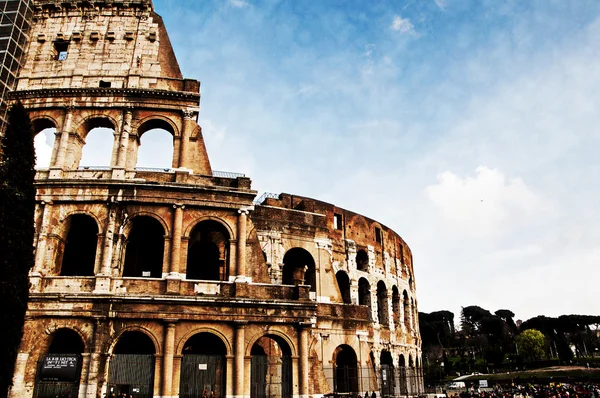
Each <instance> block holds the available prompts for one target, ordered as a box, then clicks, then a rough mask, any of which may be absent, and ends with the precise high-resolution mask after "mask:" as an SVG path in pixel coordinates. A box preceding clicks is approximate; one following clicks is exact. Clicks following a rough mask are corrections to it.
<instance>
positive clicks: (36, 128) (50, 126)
mask: <svg viewBox="0 0 600 398" xmlns="http://www.w3.org/2000/svg"><path fill="white" fill-rule="evenodd" d="M32 124H33V132H34V134H35V138H34V142H33V144H34V147H35V168H36V169H47V168H49V167H50V163H51V159H52V150H53V148H54V141H55V136H56V126H55V125H54V123H53V122H52V121H50V120H48V119H37V120H35V121H34V122H33V123H32Z"/></svg>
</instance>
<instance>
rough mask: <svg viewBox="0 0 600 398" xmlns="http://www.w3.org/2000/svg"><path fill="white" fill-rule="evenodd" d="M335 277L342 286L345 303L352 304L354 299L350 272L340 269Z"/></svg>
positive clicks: (341, 291)
mask: <svg viewBox="0 0 600 398" xmlns="http://www.w3.org/2000/svg"><path fill="white" fill-rule="evenodd" d="M335 279H336V280H337V284H338V287H339V288H340V293H341V295H342V300H343V302H344V304H352V299H351V298H350V279H349V278H348V274H347V273H345V272H344V271H338V272H337V273H336V274H335Z"/></svg>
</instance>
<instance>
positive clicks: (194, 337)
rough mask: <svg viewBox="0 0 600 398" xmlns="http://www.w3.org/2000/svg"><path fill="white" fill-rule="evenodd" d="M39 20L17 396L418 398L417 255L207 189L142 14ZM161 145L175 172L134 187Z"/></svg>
mask: <svg viewBox="0 0 600 398" xmlns="http://www.w3.org/2000/svg"><path fill="white" fill-rule="evenodd" d="M34 9H35V18H34V23H33V25H32V32H31V42H30V44H29V48H28V52H27V56H26V61H25V65H24V68H23V70H22V72H21V75H20V79H19V82H18V91H17V92H16V93H15V94H14V98H16V99H17V98H18V99H20V100H21V101H22V102H23V103H24V104H25V106H26V107H27V108H28V109H29V111H30V115H31V118H32V120H33V122H34V126H35V129H36V132H40V131H42V130H45V129H48V128H55V129H56V139H55V141H54V146H53V152H52V159H51V164H50V167H49V169H47V170H40V171H39V172H38V175H37V211H36V220H35V222H36V228H37V236H36V241H35V248H36V252H35V259H36V260H35V268H34V269H33V270H32V272H31V302H30V305H29V311H28V314H27V319H26V324H25V336H24V338H23V341H22V344H21V349H20V354H19V357H18V362H17V370H16V373H15V376H14V386H13V389H12V391H11V396H13V397H31V396H36V397H46V396H48V397H50V396H52V397H55V396H57V395H58V396H75V395H78V396H80V397H103V396H105V395H107V396H110V394H113V393H114V394H122V393H126V394H128V395H132V396H137V397H142V396H143V397H152V396H155V397H177V396H179V397H195V396H198V397H199V396H202V393H203V390H205V389H206V390H207V392H208V393H209V394H210V393H211V392H214V393H215V395H216V396H218V397H223V396H226V397H252V398H255V397H256V398H259V397H292V396H293V397H308V396H313V397H318V396H321V395H323V394H326V393H329V392H333V391H337V392H353V393H356V392H364V391H366V390H370V391H372V390H376V391H378V392H379V394H383V395H416V394H417V393H419V392H420V391H421V389H422V378H421V371H420V363H421V351H420V341H419V335H418V325H417V319H418V317H417V301H416V295H415V283H414V273H413V265H412V255H411V252H410V249H409V247H408V246H407V245H406V243H405V242H404V241H403V240H402V239H401V238H400V237H399V236H398V235H397V234H396V233H394V232H393V231H391V230H390V229H388V228H387V227H385V226H384V225H381V224H379V223H377V222H375V221H373V220H371V219H368V218H366V217H364V216H361V215H359V214H355V213H352V212H349V211H346V210H343V209H340V208H337V207H335V206H334V205H331V204H327V203H324V202H320V201H318V200H314V199H310V198H304V197H298V196H294V195H288V194H281V195H277V196H275V195H266V196H265V197H263V198H262V199H260V200H258V201H256V202H253V200H254V198H255V196H256V192H255V191H253V190H252V189H251V184H250V180H249V179H248V178H246V177H245V176H243V175H237V174H233V173H221V172H213V171H212V169H211V167H210V162H209V160H208V156H207V153H206V149H205V147H204V141H203V138H202V130H201V129H200V127H199V126H198V125H197V123H196V118H197V114H198V111H199V100H200V95H199V88H200V85H199V82H198V81H195V80H189V79H183V77H182V76H181V73H180V71H179V67H178V65H177V60H176V59H175V56H174V54H173V51H172V48H171V45H170V43H169V39H168V36H167V33H166V30H165V28H164V25H163V23H162V20H161V19H160V17H159V16H158V15H157V14H155V13H154V11H153V7H152V3H151V2H150V0H136V1H116V0H104V1H101V2H85V1H84V2H81V1H77V2H75V1H65V0H60V1H59V0H37V1H34ZM96 127H104V128H108V129H111V130H112V131H113V135H112V140H113V141H112V142H113V150H112V156H111V162H110V164H109V165H106V167H103V168H93V169H90V168H80V167H79V163H80V160H81V154H82V148H83V147H84V146H85V144H86V138H87V135H88V133H89V132H90V131H91V130H92V129H94V128H96ZM157 128H158V129H162V130H164V131H167V132H169V133H170V134H171V135H172V136H173V144H174V145H173V148H174V149H173V161H172V168H171V169H168V170H148V169H138V168H136V163H137V154H138V149H139V143H140V138H141V136H142V135H143V134H144V133H146V132H147V131H149V130H152V129H157ZM46 131H47V130H46ZM107 138H108V139H110V137H109V136H107ZM52 361H54V362H52ZM53 363H54V365H56V363H61V364H60V365H58V366H54V369H52V364H53ZM69 394H70V395H69Z"/></svg>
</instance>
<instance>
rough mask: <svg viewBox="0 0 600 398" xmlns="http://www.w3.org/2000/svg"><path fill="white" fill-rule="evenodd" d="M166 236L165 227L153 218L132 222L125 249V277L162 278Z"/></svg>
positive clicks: (143, 217) (136, 219)
mask: <svg viewBox="0 0 600 398" xmlns="http://www.w3.org/2000/svg"><path fill="white" fill-rule="evenodd" d="M164 235H165V230H164V228H163V226H162V225H161V223H160V222H158V221H157V220H156V219H154V218H152V217H148V216H142V217H136V218H134V219H133V220H132V226H131V231H130V232H129V236H128V238H127V246H126V249H125V264H124V266H123V276H124V277H134V278H139V277H146V278H161V277H162V267H163V254H164V246H165V237H164Z"/></svg>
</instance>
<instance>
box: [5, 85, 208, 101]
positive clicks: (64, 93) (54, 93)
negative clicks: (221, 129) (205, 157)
mask: <svg viewBox="0 0 600 398" xmlns="http://www.w3.org/2000/svg"><path fill="white" fill-rule="evenodd" d="M80 96H86V97H115V96H121V97H125V98H161V99H165V98H168V99H178V100H186V101H192V100H193V101H200V93H194V92H186V91H170V90H159V89H148V88H99V87H93V88H92V87H89V88H45V89H38V90H19V91H13V92H11V93H10V94H9V98H11V99H19V100H22V99H34V98H44V99H47V98H61V97H62V98H72V97H80Z"/></svg>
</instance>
